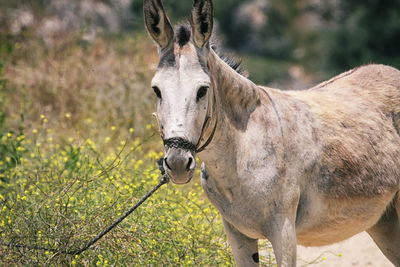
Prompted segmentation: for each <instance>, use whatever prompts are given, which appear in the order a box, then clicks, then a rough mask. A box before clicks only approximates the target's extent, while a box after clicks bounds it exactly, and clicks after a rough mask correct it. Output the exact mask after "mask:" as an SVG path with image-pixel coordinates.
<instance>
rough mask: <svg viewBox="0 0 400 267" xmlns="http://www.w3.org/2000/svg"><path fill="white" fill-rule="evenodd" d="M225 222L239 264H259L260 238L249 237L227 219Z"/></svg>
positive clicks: (240, 265) (226, 231) (241, 265)
mask: <svg viewBox="0 0 400 267" xmlns="http://www.w3.org/2000/svg"><path fill="white" fill-rule="evenodd" d="M223 222H224V229H225V233H226V235H227V236H228V241H229V244H230V246H231V249H232V252H233V256H234V258H235V262H236V264H237V266H238V267H247V266H249V267H250V266H258V262H259V256H258V240H257V239H251V238H248V237H247V236H245V235H244V234H242V233H241V232H239V231H238V230H236V229H235V227H234V226H232V225H231V224H230V223H229V222H227V221H226V220H223Z"/></svg>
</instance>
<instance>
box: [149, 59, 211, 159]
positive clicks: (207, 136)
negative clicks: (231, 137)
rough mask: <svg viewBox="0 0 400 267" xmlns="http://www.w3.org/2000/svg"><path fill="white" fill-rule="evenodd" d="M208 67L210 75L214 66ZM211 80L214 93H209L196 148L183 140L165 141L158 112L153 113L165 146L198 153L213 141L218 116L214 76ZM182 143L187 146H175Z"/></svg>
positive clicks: (171, 139)
mask: <svg viewBox="0 0 400 267" xmlns="http://www.w3.org/2000/svg"><path fill="white" fill-rule="evenodd" d="M208 67H209V69H210V73H212V72H211V69H212V67H213V66H212V64H208ZM210 79H211V90H212V93H211V92H209V93H208V103H207V111H206V118H205V119H204V122H203V126H202V127H201V133H200V137H199V140H198V141H197V144H196V145H195V146H190V145H188V144H186V143H188V142H187V141H185V140H182V138H170V139H168V140H165V139H164V133H163V131H162V129H161V125H160V120H159V119H158V114H157V112H154V113H153V116H154V117H155V118H156V121H157V125H158V132H159V133H160V136H161V139H162V140H164V145H168V144H171V145H172V146H173V147H181V146H182V147H184V148H190V149H191V150H193V148H195V149H194V151H195V152H196V153H198V152H201V151H203V150H204V149H205V148H206V147H207V146H208V145H209V144H210V143H211V141H212V139H213V137H214V134H215V130H216V129H217V116H215V114H214V105H215V102H216V100H215V88H216V86H215V80H214V78H213V77H212V75H210ZM178 141H179V142H180V143H181V142H182V143H185V144H182V145H180V144H175V143H176V142H178Z"/></svg>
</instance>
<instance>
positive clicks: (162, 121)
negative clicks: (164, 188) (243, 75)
mask: <svg viewBox="0 0 400 267" xmlns="http://www.w3.org/2000/svg"><path fill="white" fill-rule="evenodd" d="M143 9H144V19H145V24H146V28H147V31H148V33H149V34H150V36H151V37H152V38H153V40H154V41H155V42H156V44H157V46H158V54H159V59H160V61H159V65H158V68H157V71H156V73H155V75H154V78H153V80H152V83H151V86H152V89H153V90H154V93H155V94H156V96H157V118H158V123H159V127H160V131H161V135H162V138H163V140H164V148H165V158H164V159H165V160H164V168H165V170H166V171H167V173H168V174H169V176H170V177H171V180H172V181H173V182H174V183H179V184H183V183H187V182H189V181H190V179H191V178H192V176H193V172H194V170H195V168H196V160H195V153H196V152H198V151H199V150H201V149H202V148H203V147H204V146H205V145H206V144H207V143H208V141H209V140H210V139H209V138H210V136H211V135H212V134H213V131H212V130H211V133H210V128H212V126H211V123H210V121H211V117H212V110H211V109H212V102H213V99H214V94H213V91H212V88H211V79H210V76H209V69H208V65H207V58H208V54H209V51H210V45H209V39H210V36H211V33H212V27H213V8H212V2H211V0H195V1H194V4H193V9H192V12H191V18H190V26H189V25H181V26H179V27H178V28H177V30H176V32H174V30H173V28H172V26H171V24H170V21H169V19H168V17H167V15H166V14H165V11H164V8H163V6H162V3H161V0H144V7H143Z"/></svg>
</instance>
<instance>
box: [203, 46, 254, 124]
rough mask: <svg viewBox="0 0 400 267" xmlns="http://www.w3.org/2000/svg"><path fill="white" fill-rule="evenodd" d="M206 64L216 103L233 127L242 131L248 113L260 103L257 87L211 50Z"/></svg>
mask: <svg viewBox="0 0 400 267" xmlns="http://www.w3.org/2000/svg"><path fill="white" fill-rule="evenodd" d="M208 65H209V68H210V76H211V78H212V81H213V86H214V87H215V88H214V90H215V94H216V102H217V103H216V105H217V106H218V107H219V108H220V109H221V110H222V111H223V112H224V113H225V114H224V115H226V116H227V118H228V119H229V120H230V123H231V124H232V125H233V126H234V127H235V128H237V129H238V130H240V131H244V130H245V129H246V126H247V121H248V119H249V116H250V114H251V113H252V112H253V111H254V110H255V108H256V107H257V105H259V104H260V96H259V89H258V88H257V86H256V85H255V84H254V83H253V82H252V81H250V80H249V79H247V78H246V77H244V76H242V75H240V74H239V73H237V72H236V71H235V70H234V69H232V68H231V67H230V66H229V65H228V64H227V63H225V61H223V60H222V59H221V58H220V57H219V56H218V55H217V54H216V53H215V52H214V51H213V50H211V51H210V54H209V57H208Z"/></svg>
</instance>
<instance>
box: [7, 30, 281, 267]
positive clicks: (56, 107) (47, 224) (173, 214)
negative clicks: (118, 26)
mask: <svg viewBox="0 0 400 267" xmlns="http://www.w3.org/2000/svg"><path fill="white" fill-rule="evenodd" d="M7 45H8V48H9V49H7V50H6V52H4V51H3V52H2V54H1V55H0V63H1V64H0V236H1V239H0V240H1V241H0V245H1V246H0V263H1V265H4V266H13V265H15V266H27V265H29V266H32V265H41V266H60V265H71V266H94V265H96V266H233V257H232V254H231V252H230V249H229V246H228V244H227V242H226V236H225V234H224V232H223V227H222V223H221V219H220V216H219V214H218V212H217V211H216V210H215V208H214V207H213V206H212V205H211V204H210V203H209V201H208V200H207V199H206V197H205V195H204V193H203V191H202V189H201V186H200V185H199V182H198V177H199V173H198V172H197V173H196V174H195V179H194V181H193V182H192V183H191V184H189V185H186V186H176V185H173V184H169V185H167V186H164V187H162V188H161V189H160V190H159V191H158V192H157V193H156V194H155V195H153V196H152V197H151V199H149V200H148V201H146V202H145V204H143V205H142V206H141V207H140V208H139V209H137V210H136V211H135V212H134V213H133V214H132V215H131V216H129V217H128V218H127V219H126V220H125V221H123V222H122V223H121V224H120V225H118V226H117V227H116V228H115V229H114V230H113V231H112V232H110V233H109V234H107V235H106V236H105V237H103V238H102V239H101V240H100V241H99V242H98V243H96V244H95V245H94V246H93V247H92V248H91V249H89V250H88V251H86V252H84V253H83V254H81V255H80V256H69V255H64V254H60V253H53V252H44V251H34V250H28V249H22V248H10V247H7V246H4V244H19V243H21V244H25V245H31V246H32V245H38V246H46V247H49V248H54V249H59V250H70V249H77V248H80V247H82V246H83V245H84V244H86V242H87V241H88V240H90V239H91V238H93V237H94V236H96V235H97V234H98V233H99V232H100V231H101V230H103V229H104V228H105V227H107V226H108V225H109V224H110V223H111V222H113V221H114V220H115V219H116V218H118V217H119V216H120V215H121V214H122V213H123V212H125V211H126V210H128V209H129V208H130V207H131V206H132V205H133V204H134V203H136V202H137V201H138V200H139V199H140V198H141V197H142V196H143V195H144V194H145V193H146V192H147V191H148V190H149V189H150V188H152V187H153V186H154V185H156V184H157V182H158V179H159V171H158V170H157V164H156V159H158V158H159V157H160V156H162V143H161V141H160V138H159V137H158V134H157V131H156V127H155V126H154V124H153V122H154V121H152V119H151V112H152V111H153V107H154V104H153V102H154V96H153V95H152V94H151V92H150V90H149V89H148V87H149V86H148V85H149V84H150V82H149V80H150V78H151V75H152V74H153V73H154V70H155V63H156V61H157V55H156V54H155V50H156V49H155V48H154V47H153V45H152V44H151V43H150V42H149V41H148V39H147V38H146V37H144V36H142V35H137V36H111V37H109V38H108V39H105V38H98V39H97V40H96V41H94V42H93V43H85V42H84V41H82V40H81V39H80V38H76V37H75V38H71V39H69V40H68V41H62V42H59V43H58V44H56V45H55V46H54V47H51V48H49V47H45V46H43V45H42V43H41V42H40V40H35V39H33V38H27V39H24V40H22V41H21V40H17V41H13V42H10V43H8V44H7ZM196 178H197V179H196ZM261 247H262V249H263V251H264V252H263V253H262V255H263V257H262V264H263V266H271V265H273V264H274V259H273V256H272V255H273V254H272V251H271V247H270V245H269V243H267V242H262V243H261Z"/></svg>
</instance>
